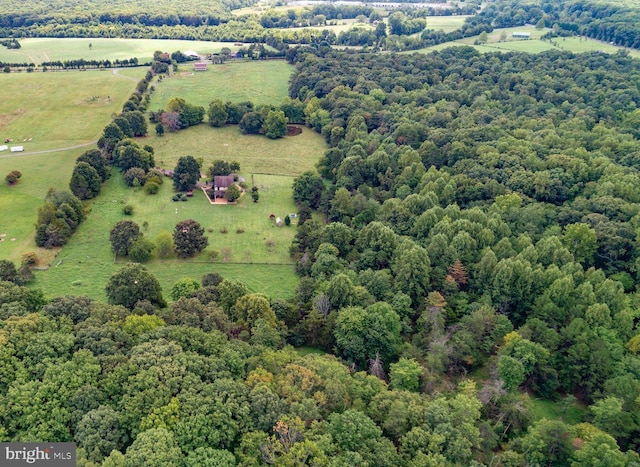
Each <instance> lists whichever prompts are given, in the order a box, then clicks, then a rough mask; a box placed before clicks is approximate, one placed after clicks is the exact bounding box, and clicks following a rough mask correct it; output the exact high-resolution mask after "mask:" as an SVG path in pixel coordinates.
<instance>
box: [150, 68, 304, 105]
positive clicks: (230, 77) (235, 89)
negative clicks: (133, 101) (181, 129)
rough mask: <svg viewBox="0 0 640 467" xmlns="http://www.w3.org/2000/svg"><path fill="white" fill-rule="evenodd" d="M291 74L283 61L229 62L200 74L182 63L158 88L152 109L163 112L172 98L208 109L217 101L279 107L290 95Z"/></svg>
mask: <svg viewBox="0 0 640 467" xmlns="http://www.w3.org/2000/svg"><path fill="white" fill-rule="evenodd" d="M292 73H293V67H292V66H291V65H289V64H287V63H286V62H285V61H284V60H260V61H247V62H245V61H239V62H234V61H228V62H226V63H224V64H217V65H209V66H208V67H207V71H200V72H197V73H196V72H194V71H193V65H191V64H188V63H183V64H181V65H180V68H179V71H178V72H177V73H175V74H174V75H173V76H171V77H170V78H165V79H163V80H162V81H161V82H160V83H158V84H156V86H155V91H154V93H153V95H152V98H151V103H150V105H149V108H150V109H153V110H155V109H159V108H164V107H165V105H166V103H167V102H168V101H169V99H171V98H172V97H182V98H183V99H185V100H186V101H187V102H189V103H190V104H195V105H202V106H203V107H205V109H206V108H207V107H208V106H209V103H210V102H211V101H212V100H213V99H215V98H220V99H222V100H223V101H224V102H226V101H233V102H240V101H247V100H249V101H252V102H253V103H254V104H256V105H260V104H279V103H280V102H281V101H282V99H284V98H285V97H287V95H288V92H287V90H288V83H289V77H290V76H291V74H292Z"/></svg>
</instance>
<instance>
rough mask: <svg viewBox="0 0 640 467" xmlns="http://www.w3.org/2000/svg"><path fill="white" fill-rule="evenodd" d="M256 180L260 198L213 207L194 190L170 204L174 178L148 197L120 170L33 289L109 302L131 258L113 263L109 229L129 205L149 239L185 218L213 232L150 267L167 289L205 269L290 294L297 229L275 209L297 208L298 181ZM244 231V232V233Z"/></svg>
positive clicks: (284, 211)
mask: <svg viewBox="0 0 640 467" xmlns="http://www.w3.org/2000/svg"><path fill="white" fill-rule="evenodd" d="M254 177H255V182H256V184H257V185H258V186H259V187H260V201H259V202H258V203H253V202H252V200H251V198H250V197H249V196H247V195H245V196H243V197H242V198H241V200H240V201H239V202H238V204H236V205H213V206H212V205H210V204H209V201H208V200H207V199H206V197H205V196H204V193H202V192H201V191H196V192H195V193H194V196H193V198H191V199H190V200H189V201H187V202H174V201H172V200H171V196H172V194H173V188H172V186H171V183H170V180H169V179H166V181H165V183H163V185H162V187H161V190H160V192H159V193H158V194H157V195H153V196H150V195H146V194H144V191H143V190H141V189H137V190H136V189H130V188H127V187H126V186H125V185H124V183H123V181H122V178H121V176H120V175H119V174H118V173H116V172H114V174H113V176H112V177H111V179H110V180H109V181H108V182H107V183H106V184H105V186H104V188H103V192H102V193H101V194H100V196H99V197H98V198H97V199H96V200H95V201H94V202H93V204H92V207H91V213H90V214H89V216H88V218H87V220H86V221H85V222H84V223H83V224H82V225H81V226H80V228H79V229H78V231H77V233H76V234H75V235H74V237H73V238H72V240H71V241H70V242H69V244H68V245H66V246H65V247H64V248H63V249H62V250H61V251H60V253H59V254H58V256H57V257H56V258H55V259H54V260H53V262H52V263H51V267H50V268H49V270H47V271H38V272H37V273H36V280H35V282H34V283H33V286H34V287H37V288H40V289H42V290H43V291H44V292H45V294H47V295H48V296H56V295H61V294H74V295H82V294H86V295H89V296H91V297H94V298H97V299H104V298H105V297H104V286H105V285H106V283H107V281H108V279H109V277H110V276H111V275H112V274H113V273H114V272H116V271H117V270H118V269H119V268H120V267H122V265H123V264H125V263H126V259H118V260H117V261H116V260H115V258H114V255H113V253H112V252H111V250H110V244H109V230H110V229H111V227H113V225H114V224H115V223H116V222H118V221H120V220H122V219H123V218H124V217H123V214H122V208H123V206H124V205H126V204H130V205H132V206H133V207H134V214H133V215H132V216H128V217H127V218H128V219H131V220H133V221H134V222H136V223H137V224H139V225H141V226H142V225H143V224H144V225H147V224H148V227H146V228H144V227H143V233H144V235H145V236H146V237H147V238H149V239H151V240H153V239H155V237H156V236H157V234H158V233H160V232H161V231H163V230H166V231H169V232H172V231H173V227H174V226H175V224H176V223H177V222H179V221H182V220H184V219H195V220H197V221H198V222H200V223H201V224H202V226H203V227H204V228H205V229H206V230H207V232H206V234H207V237H208V238H209V247H208V248H207V250H205V252H203V253H202V254H201V255H199V256H198V257H196V258H195V259H190V260H181V259H177V258H175V257H169V258H166V259H158V258H155V259H154V260H152V261H151V262H150V263H148V264H147V267H148V268H149V270H150V271H151V272H152V273H153V274H154V275H155V276H156V277H157V278H158V280H159V281H160V283H161V285H162V287H163V290H164V291H165V292H168V291H169V290H170V287H171V285H172V284H173V283H174V282H175V281H176V280H177V279H179V278H182V277H193V278H194V279H200V278H201V277H202V275H203V274H205V273H208V272H219V273H220V274H222V275H223V276H224V277H228V278H232V279H238V280H242V281H243V282H245V283H246V284H247V286H248V287H249V288H250V289H251V290H254V291H262V292H265V293H267V294H270V295H272V296H277V297H286V296H289V295H292V294H293V291H294V290H295V285H296V284H297V278H296V276H295V273H294V268H293V265H292V264H291V260H290V259H289V256H288V252H287V250H288V248H289V245H290V244H291V240H292V238H293V236H294V235H295V227H294V226H290V227H282V228H279V227H276V226H275V225H274V223H273V222H272V221H271V220H270V219H269V215H270V214H271V213H272V212H274V213H275V214H277V215H279V216H283V217H284V215H286V214H288V213H290V212H294V211H295V205H294V203H293V201H292V199H291V182H292V178H291V177H279V176H267V175H264V176H263V175H255V176H254ZM145 222H146V223H147V224H145ZM238 229H241V230H243V232H241V233H238V232H240V230H238ZM225 230H226V233H222V232H223V231H225ZM214 251H216V252H218V253H217V256H216V257H212V252H214ZM274 279H275V280H274Z"/></svg>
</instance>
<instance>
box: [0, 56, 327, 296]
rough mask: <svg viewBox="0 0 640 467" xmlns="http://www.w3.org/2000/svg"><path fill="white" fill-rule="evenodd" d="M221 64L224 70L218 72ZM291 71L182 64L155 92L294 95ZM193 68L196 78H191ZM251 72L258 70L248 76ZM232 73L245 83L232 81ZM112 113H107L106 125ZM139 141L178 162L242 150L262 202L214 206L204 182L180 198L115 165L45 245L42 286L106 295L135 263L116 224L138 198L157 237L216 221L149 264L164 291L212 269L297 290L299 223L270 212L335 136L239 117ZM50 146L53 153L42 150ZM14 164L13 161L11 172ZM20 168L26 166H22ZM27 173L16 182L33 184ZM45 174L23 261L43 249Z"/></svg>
mask: <svg viewBox="0 0 640 467" xmlns="http://www.w3.org/2000/svg"><path fill="white" fill-rule="evenodd" d="M212 69H215V70H216V72H217V73H215V74H214V73H213V72H212ZM124 71H129V70H124ZM124 71H123V72H124ZM290 71H291V68H290V67H289V66H288V65H286V64H285V63H284V62H283V61H266V62H240V63H234V64H232V65H219V66H214V67H211V68H210V71H209V72H207V73H201V74H197V75H195V74H194V76H184V75H180V74H178V75H175V76H174V77H173V78H167V79H165V80H164V81H163V82H162V83H160V85H159V86H158V89H157V90H156V92H155V94H154V98H153V102H155V103H156V104H155V106H154V104H153V103H152V106H151V108H155V107H161V106H163V105H164V103H166V100H168V99H170V98H171V97H183V98H185V99H186V100H187V101H188V102H190V103H194V104H198V105H203V106H204V107H207V106H208V103H209V101H210V100H212V99H213V98H215V97H220V98H222V99H223V100H253V101H254V102H256V103H258V104H260V103H273V104H277V103H278V102H280V101H281V100H282V98H283V97H285V96H286V95H287V94H286V83H287V81H288V77H289V73H290ZM42 75H43V76H44V75H46V74H42ZM194 77H195V78H196V79H195V80H189V79H186V78H194ZM214 77H215V79H214ZM242 77H249V79H244V80H243V78H242ZM230 83H238V84H237V85H235V86H233V85H231V84H230ZM131 84H133V82H131ZM203 90H204V91H203ZM258 90H260V91H261V94H260V96H261V98H260V100H258V99H256V95H257V93H258ZM163 92H164V94H163ZM225 92H226V94H225ZM207 93H211V94H207ZM163 96H164V97H163ZM203 96H205V97H203ZM118 110H119V109H118ZM107 121H108V117H106V116H105V117H104V121H103V122H101V128H102V127H103V126H104V124H105V122H107ZM150 128H152V127H150ZM138 143H139V144H140V145H150V146H152V147H154V150H155V160H156V163H157V164H158V165H161V166H162V167H165V168H169V169H171V168H173V167H174V166H175V164H176V162H177V160H178V159H179V157H180V156H183V155H193V156H194V157H196V158H201V159H202V161H203V169H202V171H203V173H205V172H206V171H207V169H208V167H209V166H210V165H211V163H212V162H213V160H215V159H224V160H236V161H238V162H239V163H240V166H241V171H240V175H241V176H243V177H244V178H245V179H246V181H247V183H248V185H249V186H251V184H252V183H255V185H257V186H258V187H259V189H260V201H259V202H258V203H253V202H252V200H251V198H250V197H249V196H244V197H243V198H241V200H240V201H239V202H238V204H237V205H229V206H225V205H215V206H212V205H210V204H209V201H208V200H207V198H206V197H205V196H204V194H203V193H202V192H201V191H196V192H195V193H194V196H193V198H191V199H190V200H189V201H188V202H173V201H172V200H171V197H172V195H173V187H172V184H171V181H170V180H169V179H165V183H163V185H162V186H161V189H160V192H159V193H158V194H157V195H154V196H149V195H146V194H145V193H144V191H143V190H141V189H138V190H136V189H129V188H127V187H126V186H125V185H124V182H123V180H122V178H121V175H120V174H119V173H117V172H115V171H114V173H113V176H112V178H111V179H110V180H109V181H108V182H107V183H106V184H105V185H104V186H103V190H102V192H101V194H100V196H99V197H98V198H97V199H96V200H94V201H92V202H91V203H90V207H91V213H90V214H89V216H88V218H87V220H86V221H85V222H84V223H83V224H82V225H81V226H80V228H79V229H78V231H77V233H76V234H75V235H74V237H72V239H71V241H70V242H69V243H68V244H67V245H66V246H65V247H63V248H62V249H61V250H60V251H59V253H58V254H57V256H56V257H55V258H54V257H53V256H52V252H50V251H46V250H38V254H39V256H40V259H41V261H40V263H41V265H43V266H45V265H49V266H50V267H49V269H48V270H46V271H37V272H36V280H35V281H34V282H33V284H32V286H33V287H36V288H40V289H42V290H43V291H44V292H45V293H46V294H47V295H49V296H55V295H60V294H74V295H80V294H86V295H89V296H91V297H95V298H97V299H104V298H105V296H104V286H105V285H106V283H107V281H108V279H109V277H110V276H111V275H112V274H113V273H114V272H115V271H117V270H118V269H119V268H120V267H122V265H123V264H125V263H126V259H118V260H117V261H114V257H113V254H112V252H111V250H110V244H109V231H110V230H111V228H112V227H113V225H114V224H115V223H116V222H118V221H120V220H122V219H123V214H122V208H123V206H124V205H127V204H129V205H131V206H133V208H134V214H133V215H132V216H131V217H130V219H131V220H133V221H134V222H136V223H138V224H139V225H140V226H143V225H144V226H145V228H144V230H143V231H144V234H145V236H146V237H147V238H149V239H151V240H153V239H155V237H156V236H157V235H158V233H159V232H161V231H163V230H166V231H169V232H171V231H172V230H173V228H174V226H175V224H176V223H177V222H179V221H181V220H184V219H195V220H197V221H198V222H200V223H201V224H202V225H203V227H204V228H205V229H206V230H207V235H208V237H209V247H208V248H207V250H206V251H205V252H203V253H202V254H201V255H200V256H198V257H197V258H194V259H190V260H181V259H177V258H164V259H159V258H155V257H154V258H153V259H152V260H151V262H149V263H148V265H147V267H148V268H149V270H150V271H151V272H152V273H153V274H154V275H156V277H158V280H159V281H160V282H161V285H162V286H163V289H164V291H165V293H168V291H169V290H170V287H171V285H172V284H173V283H174V282H175V281H176V280H177V279H179V278H181V277H193V278H195V279H199V278H200V277H201V276H202V275H203V274H205V273H207V272H213V271H216V272H219V273H220V274H222V275H223V276H225V277H228V278H231V279H238V280H242V281H243V282H245V283H246V284H247V286H248V287H249V288H250V289H251V290H254V291H263V292H265V293H268V294H271V295H272V296H274V297H276V296H277V297H284V296H288V295H290V294H292V293H293V291H294V290H295V286H296V284H297V280H298V279H297V277H296V275H295V272H294V267H293V264H292V262H291V259H290V258H289V253H288V250H289V246H290V245H291V241H292V239H293V237H294V235H295V227H293V226H291V227H282V228H278V227H276V226H275V223H274V222H273V220H271V219H270V214H274V215H275V216H279V217H282V218H284V216H286V215H287V214H290V213H293V212H296V207H295V204H294V203H293V200H292V197H291V184H292V183H293V177H294V176H296V175H299V174H301V173H302V172H304V171H305V170H311V169H313V167H314V164H315V163H316V162H317V160H318V159H319V158H320V156H321V155H322V153H323V152H324V150H325V148H326V146H325V142H324V140H323V138H322V137H321V136H320V135H318V134H316V133H314V132H313V131H311V130H309V129H307V128H303V132H302V133H301V134H299V135H297V136H287V137H285V138H282V139H278V140H270V139H268V138H266V137H264V136H257V135H252V136H247V135H243V134H242V133H241V132H240V130H239V129H238V127H237V126H235V125H229V126H226V127H224V128H212V127H210V126H209V125H208V124H206V123H204V124H201V125H197V126H195V127H191V128H188V129H186V130H182V131H180V132H176V133H166V134H165V135H164V136H161V137H160V136H156V135H155V134H153V131H150V135H149V136H148V137H145V138H139V139H138ZM83 150H84V149H83ZM81 151H82V150H78V151H77V154H76V153H73V154H69V155H68V157H67V159H65V160H66V163H67V166H66V168H65V170H64V171H63V170H60V172H61V173H62V172H64V175H60V178H59V180H58V185H57V186H58V187H61V188H66V186H67V184H68V180H69V178H70V173H71V170H72V167H73V163H74V161H75V158H76V157H77V155H79V154H80V152H81ZM45 156H49V157H51V155H41V157H45ZM35 157H36V156H25V158H24V160H25V161H31V160H33V161H34V162H35V163H38V161H39V159H37V158H35ZM39 162H40V163H42V161H39ZM42 166H43V167H44V166H45V164H42ZM13 168H14V167H13V166H11V168H10V169H8V170H7V172H8V171H9V170H12V169H13ZM17 168H18V169H20V167H19V166H18V167H17ZM43 175H46V171H45V172H44V174H43ZM24 178H25V177H23V180H24ZM23 180H21V182H20V183H19V184H18V185H17V186H16V187H13V188H14V189H15V188H18V187H22V186H24V187H26V186H27V184H26V183H23ZM25 181H26V180H25ZM45 182H46V179H45V180H41V181H40V182H39V185H40V186H41V189H40V192H38V194H39V196H36V197H34V202H33V206H32V207H31V208H30V210H29V211H28V212H32V213H33V215H32V218H30V219H29V220H28V222H25V225H24V229H25V230H26V232H28V233H29V235H31V237H30V239H29V242H28V247H27V248H26V249H25V246H24V245H21V248H17V247H18V245H17V244H16V245H15V247H14V251H13V254H12V259H14V260H15V261H18V260H19V258H20V255H21V254H23V253H24V252H26V251H32V250H34V249H35V246H34V245H33V239H32V237H33V223H34V220H35V216H36V214H37V209H38V207H39V206H40V205H41V203H42V198H43V197H44V195H45V193H46V189H47V188H48V186H49V185H46V184H45ZM54 186H55V185H54ZM3 189H8V187H3ZM16 215H17V213H16ZM294 224H295V220H294ZM223 232H225V233H223ZM214 252H215V253H214ZM212 253H213V255H212ZM249 271H250V274H249Z"/></svg>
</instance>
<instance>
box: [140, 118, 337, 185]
mask: <svg viewBox="0 0 640 467" xmlns="http://www.w3.org/2000/svg"><path fill="white" fill-rule="evenodd" d="M144 144H149V145H150V146H152V147H153V148H154V150H155V156H154V157H155V160H156V164H159V165H161V166H162V167H163V168H167V169H169V168H173V167H175V165H176V163H177V162H178V159H179V158H180V157H181V156H186V155H190V156H193V157H195V158H196V159H198V158H202V159H203V161H204V165H203V167H202V170H203V171H206V170H207V169H208V168H209V167H210V165H211V163H212V162H213V161H214V160H216V159H223V160H227V161H232V160H235V161H237V162H238V163H239V164H240V168H241V172H242V173H243V174H246V176H247V181H249V177H250V176H251V174H252V173H268V174H278V175H289V176H296V175H300V174H302V173H303V172H305V171H307V170H313V168H314V165H315V163H316V162H317V161H318V160H319V159H320V157H321V156H322V154H323V153H324V151H325V149H326V146H325V142H324V140H323V138H322V136H320V135H319V134H317V133H315V132H314V131H313V130H311V129H309V128H303V131H302V133H301V134H299V135H297V136H286V137H285V138H283V139H277V140H272V139H269V138H266V137H264V136H259V135H243V134H242V133H241V132H240V129H239V128H238V127H237V125H227V126H225V127H223V128H213V127H211V126H209V125H208V124H202V125H198V126H195V127H191V128H188V129H186V130H182V131H181V132H177V133H165V134H164V136H155V135H154V136H149V137H147V138H145V140H144Z"/></svg>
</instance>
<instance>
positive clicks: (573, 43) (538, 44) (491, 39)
mask: <svg viewBox="0 0 640 467" xmlns="http://www.w3.org/2000/svg"><path fill="white" fill-rule="evenodd" d="M502 31H505V32H506V34H507V40H506V41H501V40H500V36H501V34H502ZM516 31H518V32H530V33H531V39H529V40H522V39H512V38H511V34H512V33H514V32H516ZM548 31H549V30H548V29H543V30H540V29H536V28H535V27H534V26H524V27H517V28H505V29H496V30H494V31H493V32H492V33H490V34H488V41H487V43H485V44H478V45H477V44H474V42H475V41H476V40H477V39H478V36H473V37H467V38H464V39H460V40H457V41H452V42H445V43H443V44H438V45H435V46H433V47H427V48H424V49H420V50H418V51H417V52H422V53H429V52H433V51H435V50H442V49H446V48H447V47H456V46H461V45H469V46H471V47H473V48H475V49H476V50H478V51H480V52H482V53H488V52H500V51H504V52H509V51H516V52H528V53H540V52H544V51H547V50H553V49H557V50H567V51H569V52H575V53H583V52H594V51H601V52H607V53H616V52H617V51H618V50H627V51H628V52H629V54H630V55H631V56H632V57H636V58H640V51H638V50H633V49H627V48H624V47H618V46H615V45H611V44H607V43H605V42H602V41H597V40H594V39H588V38H581V37H566V38H565V37H557V38H554V39H552V40H545V41H543V40H541V39H540V37H541V36H542V35H543V34H545V33H546V32H548ZM412 52H413V51H412Z"/></svg>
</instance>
